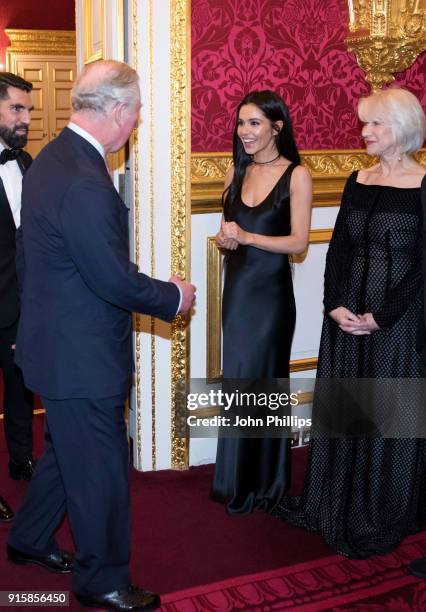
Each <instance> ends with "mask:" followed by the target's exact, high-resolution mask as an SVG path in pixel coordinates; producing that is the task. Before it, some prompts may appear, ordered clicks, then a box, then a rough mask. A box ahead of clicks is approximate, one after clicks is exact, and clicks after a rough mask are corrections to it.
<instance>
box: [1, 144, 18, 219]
mask: <svg viewBox="0 0 426 612" xmlns="http://www.w3.org/2000/svg"><path fill="white" fill-rule="evenodd" d="M5 148H6V147H5V146H4V145H3V143H2V142H0V153H1V152H2V151H3V149H5ZM0 179H1V180H2V181H3V186H4V190H5V192H6V196H7V199H8V201H9V206H10V210H11V211H12V215H13V220H14V221H15V225H16V228H18V227H19V226H20V225H21V194H22V172H21V170H20V168H19V166H18V162H17V161H16V159H14V160H11V161H8V162H6V163H5V164H0Z"/></svg>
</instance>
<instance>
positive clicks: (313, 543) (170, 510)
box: [0, 415, 426, 612]
mask: <svg viewBox="0 0 426 612" xmlns="http://www.w3.org/2000/svg"><path fill="white" fill-rule="evenodd" d="M42 423H43V416H42V415H39V416H37V417H35V430H36V440H37V448H36V454H40V452H41V446H42ZM0 430H1V431H0V483H1V484H0V495H3V496H4V497H5V498H6V499H7V500H8V501H9V503H10V504H11V505H12V507H13V508H14V509H16V508H17V507H18V506H19V504H20V502H21V500H22V499H23V496H24V494H25V489H26V484H25V483H23V482H16V481H12V480H10V479H9V478H8V476H7V453H6V451H5V444H4V436H3V428H2V427H0ZM293 454H294V461H293V479H294V482H295V483H299V485H300V483H301V481H302V477H303V471H304V466H305V461H306V451H305V450H296V451H294V453H293ZM211 477H212V466H203V467H199V468H192V469H190V470H188V471H186V472H173V471H163V472H156V473H145V474H140V473H138V472H136V471H134V470H132V477H131V488H132V518H133V554H132V577H133V581H134V582H135V583H136V584H139V585H143V586H146V587H148V588H151V589H153V590H155V591H158V592H159V593H161V594H162V595H165V594H170V593H175V594H174V595H167V597H165V598H164V601H165V602H166V605H165V609H166V610H167V611H168V612H172V611H173V612H183V611H184V612H189V611H194V612H195V611H197V612H201V611H206V612H207V611H208V610H213V609H214V610H215V611H216V612H222V611H223V612H225V610H229V611H231V610H237V609H238V610H240V611H243V610H255V609H256V610H257V612H261V611H262V612H266V611H267V610H271V611H272V610H280V609H290V610H292V609H297V610H301V609H303V608H300V606H299V607H298V608H294V607H292V606H294V605H295V600H294V596H293V595H291V594H288V596H287V595H286V597H287V599H285V598H283V590H282V589H283V588H287V587H286V586H285V585H286V584H287V583H292V584H293V583H294V581H295V572H296V573H298V574H300V572H301V575H302V578H303V576H305V573H306V571H307V570H306V568H310V569H309V571H308V573H306V581H307V582H306V584H305V583H304V582H303V580H304V578H303V579H301V580H302V581H301V582H300V584H299V587H298V593H299V594H300V597H302V599H303V597H304V596H309V597H311V596H312V594H310V593H309V588H310V587H309V584H310V583H311V581H314V582H315V584H317V587H316V590H317V591H316V595H315V596H317V595H318V593H322V592H323V591H324V592H325V594H326V593H327V592H330V593H331V592H334V591H333V589H335V588H336V581H337V583H338V582H339V581H340V578H342V580H344V582H345V583H346V584H348V585H349V583H350V582H351V580H352V578H350V576H352V575H353V570H352V569H348V568H347V566H346V565H344V563H351V564H355V565H356V564H359V568H361V569H359V570H357V571H358V572H360V576H361V577H362V581H364V582H365V584H366V585H367V586H368V585H370V586H371V584H370V583H371V581H370V582H369V576H370V574H371V575H372V576H375V578H374V579H375V580H379V574H378V573H377V572H376V573H371V570H370V569H368V568H369V567H370V566H368V565H365V564H366V563H367V562H360V561H358V562H349V561H347V560H345V559H343V558H341V557H336V556H335V555H334V554H333V551H331V550H330V549H329V548H328V547H327V546H326V545H325V544H324V542H323V541H322V539H321V538H320V537H319V536H316V535H314V534H310V533H307V532H305V531H303V530H301V529H298V528H296V527H292V526H290V525H287V524H285V523H282V522H280V521H278V520H277V519H274V518H272V517H270V516H268V515H266V514H264V513H256V514H254V515H252V516H248V517H240V518H230V517H228V516H227V515H226V514H225V512H224V510H223V507H222V506H221V505H219V504H215V503H213V502H211V501H210V500H209V499H208V493H209V488H210V482H211ZM8 531H9V525H7V524H4V523H3V524H1V523H0V590H3V591H4V590H39V591H40V590H50V591H52V590H56V591H69V590H70V584H71V582H70V578H69V576H57V575H55V574H50V573H48V572H46V571H45V570H43V569H41V568H36V567H34V566H23V567H20V566H15V565H12V564H10V563H9V562H7V560H6V558H5V553H4V548H5V540H6V537H7V533H8ZM58 542H59V544H60V545H61V546H62V547H64V548H68V549H72V548H73V545H72V538H71V534H70V530H69V527H68V524H67V523H66V522H65V523H64V525H63V526H62V528H61V529H60V531H59V533H58ZM407 542H408V541H407ZM423 543H425V542H423ZM404 545H405V544H404ZM407 546H411V549H409V550H408V549H407V550H408V552H407V550H406V549H405V548H404V550H403V553H401V554H402V557H398V559H399V561H398V563H399V566H398V573H397V577H398V580H400V579H402V578H403V579H404V580H406V578H407V574H406V570H405V569H404V566H405V565H406V563H407V559H409V558H413V557H415V556H416V550H417V549H416V550H415V547H417V546H418V544H417V543H416V544H415V545H414V544H413V543H412V544H407ZM425 549H426V544H425ZM410 551H411V552H410ZM398 554H399V553H398ZM330 555H331V557H330ZM318 560H323V561H324V565H322V564H321V563H322V562H320V564H319V565H318V564H317V561H318ZM310 562H313V563H312V564H311V565H310ZM300 563H302V564H303V566H302V567H301V568H300V567H299V568H298V567H297V564H300ZM380 563H384V564H385V566H386V563H390V564H391V568H393V566H394V565H395V563H396V561H395V559H394V558H393V557H391V556H386V557H382V558H380ZM351 567H352V566H351ZM371 567H372V566H371ZM283 568H284V569H283ZM330 568H333V569H332V571H331V570H330ZM362 568H364V569H362ZM330 571H331V575H330V576H328V575H329V573H330ZM374 571H375V570H374ZM392 571H394V570H393V569H392ZM265 572H266V574H265ZM369 572H370V574H369ZM259 574H260V576H259ZM253 575H254V576H253ZM247 576H248V577H247ZM389 576H390V577H392V576H393V574H389ZM395 576H396V574H395ZM319 577H321V580H322V582H321V581H320V580H319ZM360 580H361V578H360ZM404 580H403V582H402V583H401V582H400V581H399V582H396V583H395V584H396V586H397V587H398V588H400V587H404V589H405V587H406V586H407V585H409V586H410V587H411V586H412V585H414V584H417V585H421V584H422V583H421V581H413V579H411V578H409V582H406V581H405V582H404ZM223 581H225V586H224V585H223ZM258 582H259V585H260V586H256V585H257V584H258ZM364 582H362V584H364ZM213 583H219V585H218V584H213ZM278 583H279V584H281V586H278ZM265 585H266V586H265ZM271 585H272V586H271ZM274 585H277V589H278V591H277V592H278V594H279V597H277V593H275V591H274V589H275V586H274ZM370 586H368V588H367V587H366V589H367V590H365V589H364V591H362V589H361V591H360V590H359V589H358V590H357V592H361V594H364V595H365V593H366V597H367V598H368V597H370V596H372V591H371V590H368V589H369V588H370ZM194 587H196V589H195V591H192V589H193V588H194ZM200 587H201V591H200ZM308 587H309V588H308ZM265 588H266V590H267V593H269V595H268V596H267V597H266V599H265V600H264V598H263V599H262V597H263V595H262V596H261V595H259V599H256V601H257V602H258V603H257V604H256V605H255V604H254V601H255V600H253V598H252V597H251V595H250V594H249V595H247V597H248V599H247V600H244V597H243V599H241V597H242V596H241V592H243V594H244V593H246V592H247V589H248V591H249V593H251V592H252V591H253V589H254V590H258V589H260V590H261V591H262V592H263V590H264V589H265ZM348 588H349V587H348ZM350 588H351V589H352V587H350ZM188 589H191V591H190V592H189V594H188V593H184V594H182V593H177V594H176V592H180V591H182V590H188ZM271 589H272V590H271ZM311 590H312V589H311ZM305 591H306V593H305ZM216 592H220V602H221V603H219V606H217V605H216V607H214V606H213V607H212V603H211V601H210V599H209V598H210V597H211V594H212V593H216ZM229 592H230V593H231V594H229ZM259 592H260V591H259ZM350 592H352V591H350ZM200 593H201V594H200ZM223 593H225V595H224V594H223ZM238 593H240V595H238ZM348 593H349V591H348ZM404 593H405V590H404ZM234 594H236V595H235V596H237V600H235V601H234V599H233V598H234ZM340 595H342V596H344V595H345V592H344V591H342V593H340ZM244 596H245V595H244ZM321 596H322V595H321ZM194 597H195V599H194ZM200 597H201V599H200ZM215 597H216V596H215ZM223 597H225V598H226V602H227V603H226V604H225V600H223ZM292 597H293V599H291V598H292ZM238 598H239V599H238ZM343 599H344V597H343ZM70 601H71V606H70V608H69V609H71V610H81V609H82V608H80V606H79V605H78V604H77V603H76V602H75V600H74V599H73V597H72V594H71V596H70ZM324 601H325V599H324ZM349 601H350V600H349ZM167 602H168V603H167ZM203 602H204V603H203ZM289 602H293V603H291V605H290V603H289ZM342 603H343V600H342V599H341V598H340V599H339V605H340V607H337V608H335V609H336V610H337V609H339V610H343V609H345V610H349V609H350V610H366V609H367V608H365V607H364V608H342V607H341V605H342ZM228 604H229V605H228ZM298 605H299V604H298ZM315 605H316V604H315ZM289 606H290V607H289ZM306 609H307V610H308V609H309V610H314V609H318V610H324V609H332V608H324V607H322V608H306ZM373 609H374V610H375V611H376V610H380V609H381V608H377V607H376V608H373ZM399 609H400V608H394V610H399ZM402 609H403V608H401V610H402ZM411 609H413V610H414V609H415V608H406V610H407V611H408V610H411ZM418 609H419V610H420V609H426V608H418Z"/></svg>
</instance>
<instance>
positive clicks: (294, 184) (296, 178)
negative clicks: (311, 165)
mask: <svg viewBox="0 0 426 612" xmlns="http://www.w3.org/2000/svg"><path fill="white" fill-rule="evenodd" d="M290 188H291V190H292V191H294V190H295V189H296V190H299V189H305V190H306V189H312V176H311V173H310V172H309V170H308V168H306V167H305V166H296V167H295V169H294V170H293V173H292V175H291V181H290Z"/></svg>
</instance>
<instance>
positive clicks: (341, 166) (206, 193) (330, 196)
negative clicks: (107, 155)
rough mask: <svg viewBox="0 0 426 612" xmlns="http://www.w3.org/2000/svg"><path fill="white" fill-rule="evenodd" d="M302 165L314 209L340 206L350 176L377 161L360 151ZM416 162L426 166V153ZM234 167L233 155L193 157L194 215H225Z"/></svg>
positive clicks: (307, 155)
mask: <svg viewBox="0 0 426 612" xmlns="http://www.w3.org/2000/svg"><path fill="white" fill-rule="evenodd" d="M301 157H302V163H303V165H305V166H306V167H307V168H309V170H310V172H311V174H312V180H313V189H314V201H313V206H314V207H318V206H337V205H339V204H340V198H341V195H342V190H343V186H344V184H345V181H346V179H347V178H348V176H349V174H350V173H351V172H353V171H354V170H360V169H361V168H365V167H367V166H371V165H373V164H374V163H375V161H376V160H375V159H374V158H372V157H371V156H370V155H367V154H366V153H365V151H362V150H360V149H353V150H349V151H348V150H330V151H302V153H301ZM416 159H417V160H418V161H419V162H420V163H421V164H424V165H426V149H422V150H421V151H420V152H419V153H418V154H417V155H416ZM231 164H232V156H231V155H230V153H193V154H192V157H191V211H192V213H193V214H196V213H212V212H221V211H222V206H221V197H222V191H223V180H224V177H225V173H226V171H227V170H228V168H229V167H230V166H231Z"/></svg>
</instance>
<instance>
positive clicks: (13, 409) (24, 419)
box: [0, 321, 34, 463]
mask: <svg viewBox="0 0 426 612" xmlns="http://www.w3.org/2000/svg"><path fill="white" fill-rule="evenodd" d="M17 327H18V322H17V321H16V322H15V323H14V324H13V325H11V326H9V327H3V328H0V368H1V369H2V370H3V385H4V392H3V412H4V432H5V436H6V444H7V448H8V451H9V457H10V458H11V459H12V461H14V462H15V463H24V462H25V461H27V460H28V459H31V457H32V452H33V403H34V396H33V394H32V393H31V391H29V390H28V389H26V388H25V385H24V381H23V378H22V372H21V370H20V369H19V368H18V367H17V366H16V365H15V361H14V358H15V351H14V349H12V348H11V347H12V345H13V344H14V343H15V341H16V331H17Z"/></svg>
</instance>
